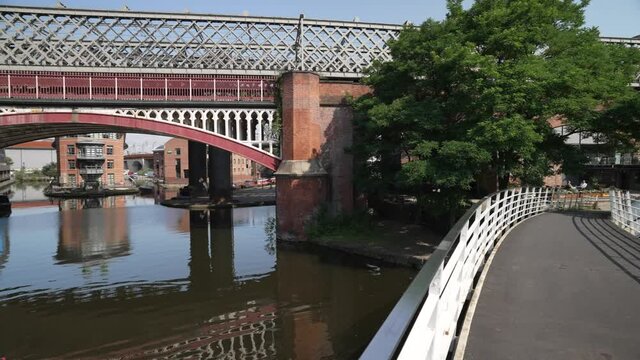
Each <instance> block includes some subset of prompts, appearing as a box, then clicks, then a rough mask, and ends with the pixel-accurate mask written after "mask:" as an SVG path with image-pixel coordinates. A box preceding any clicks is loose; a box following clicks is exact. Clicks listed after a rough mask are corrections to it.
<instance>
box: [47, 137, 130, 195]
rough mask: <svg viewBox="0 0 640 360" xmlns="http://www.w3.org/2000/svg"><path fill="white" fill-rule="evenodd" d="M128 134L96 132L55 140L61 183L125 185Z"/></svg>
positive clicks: (79, 185)
mask: <svg viewBox="0 0 640 360" xmlns="http://www.w3.org/2000/svg"><path fill="white" fill-rule="evenodd" d="M124 141H125V136H124V134H119V133H95V134H83V135H74V136H65V137H59V138H56V140H55V147H56V149H57V157H58V173H59V174H60V178H59V181H60V184H61V185H63V186H68V187H83V186H87V187H98V186H104V187H109V186H116V185H124V148H125V143H124Z"/></svg>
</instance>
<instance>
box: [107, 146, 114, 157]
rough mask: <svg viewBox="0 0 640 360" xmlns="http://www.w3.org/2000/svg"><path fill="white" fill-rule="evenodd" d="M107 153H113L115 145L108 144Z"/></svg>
mask: <svg viewBox="0 0 640 360" xmlns="http://www.w3.org/2000/svg"><path fill="white" fill-rule="evenodd" d="M107 155H113V145H107Z"/></svg>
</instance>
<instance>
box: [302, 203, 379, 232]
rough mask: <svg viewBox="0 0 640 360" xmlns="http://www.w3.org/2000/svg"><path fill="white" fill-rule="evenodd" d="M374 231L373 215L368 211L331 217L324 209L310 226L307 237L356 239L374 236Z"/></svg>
mask: <svg viewBox="0 0 640 360" xmlns="http://www.w3.org/2000/svg"><path fill="white" fill-rule="evenodd" d="M374 230H375V226H374V219H373V215H371V214H369V213H368V212H366V211H356V212H354V213H353V214H350V215H345V214H340V215H336V216H331V215H330V214H329V211H328V210H327V208H322V209H320V211H318V213H317V214H316V216H315V217H314V221H312V223H311V224H310V225H309V226H308V228H307V235H308V236H309V237H311V238H320V237H325V236H340V237H345V238H353V239H356V238H362V237H363V235H371V234H374V233H375V231H374Z"/></svg>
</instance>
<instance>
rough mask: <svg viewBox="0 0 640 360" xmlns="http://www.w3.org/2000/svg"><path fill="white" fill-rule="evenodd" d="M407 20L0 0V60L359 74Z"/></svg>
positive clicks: (22, 64)
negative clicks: (1, 0)
mask: <svg viewBox="0 0 640 360" xmlns="http://www.w3.org/2000/svg"><path fill="white" fill-rule="evenodd" d="M401 28H402V26H399V25H385V24H366V23H358V22H340V21H324V20H307V19H304V17H303V16H302V15H301V16H300V18H299V19H292V18H267V17H248V16H217V15H191V14H170V13H162V14H157V13H144V12H135V13H134V12H123V11H97V10H71V9H50V8H26V7H12V6H0V65H2V66H3V67H5V68H6V67H10V68H15V69H27V70H32V71H33V70H41V69H42V68H43V67H48V68H52V69H56V70H58V71H60V70H65V71H96V70H97V71H111V72H135V73H143V72H167V71H168V72H171V71H172V70H173V71H174V72H176V73H181V74H184V73H203V74H227V75H229V74H238V75H278V74H279V73H280V72H282V71H286V70H307V71H314V72H317V73H319V74H320V75H321V76H326V77H339V78H358V77H360V76H361V75H362V72H363V70H364V68H365V67H367V66H368V65H370V64H371V63H372V62H373V61H374V60H381V61H386V60H390V55H389V52H388V50H387V47H386V42H387V41H388V40H390V39H395V38H397V37H398V34H399V31H400V29H401Z"/></svg>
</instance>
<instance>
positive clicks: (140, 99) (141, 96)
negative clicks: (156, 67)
mask: <svg viewBox="0 0 640 360" xmlns="http://www.w3.org/2000/svg"><path fill="white" fill-rule="evenodd" d="M142 100H143V99H142V75H140V101H142Z"/></svg>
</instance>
